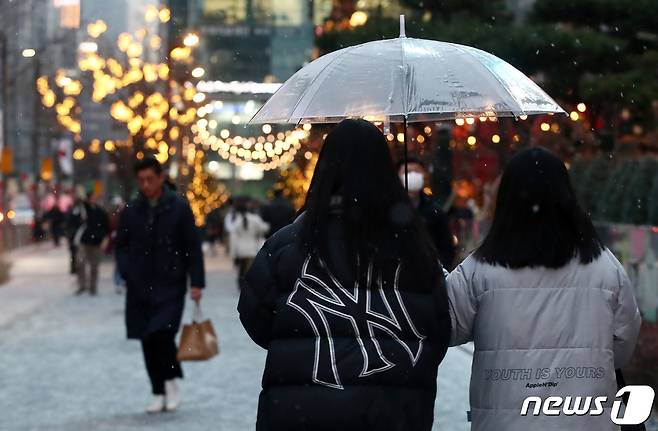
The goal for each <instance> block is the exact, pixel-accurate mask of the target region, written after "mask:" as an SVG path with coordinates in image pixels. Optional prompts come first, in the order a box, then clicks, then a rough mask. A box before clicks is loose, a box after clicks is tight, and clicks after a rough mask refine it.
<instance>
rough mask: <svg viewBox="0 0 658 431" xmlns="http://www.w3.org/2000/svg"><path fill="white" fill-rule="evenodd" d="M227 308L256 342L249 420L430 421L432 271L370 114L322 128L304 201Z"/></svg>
mask: <svg viewBox="0 0 658 431" xmlns="http://www.w3.org/2000/svg"><path fill="white" fill-rule="evenodd" d="M238 310H239V312H240V319H241V321H242V324H243V325H244V327H245V329H246V330H247V332H248V333H249V335H250V336H251V338H252V339H253V340H254V341H255V342H256V343H257V344H258V345H260V346H261V347H263V348H265V349H267V350H268V353H267V360H266V362H265V364H266V365H265V371H264V375H263V379H262V382H263V390H262V392H261V395H260V398H259V405H258V419H257V424H256V428H257V429H258V430H287V431H292V430H300V431H301V430H382V431H393V430H413V431H429V430H431V429H432V422H433V420H434V399H435V396H436V377H437V369H438V366H439V363H440V362H441V360H442V359H443V357H444V355H445V353H446V350H447V347H448V342H449V337H450V318H449V315H448V300H447V296H446V292H445V285H444V278H443V272H442V268H441V265H440V264H439V261H438V259H437V256H436V252H435V250H434V247H433V245H432V243H431V240H430V239H429V237H428V235H427V234H426V231H425V227H424V224H423V222H422V221H421V219H420V217H419V216H418V215H417V214H416V213H415V211H413V209H412V208H411V204H410V202H409V198H408V196H407V194H406V193H405V191H404V188H403V186H402V184H401V183H400V180H399V179H398V176H397V173H396V171H395V168H394V166H393V163H392V161H391V157H390V154H389V152H388V146H387V144H386V138H385V137H384V135H383V134H382V132H381V131H380V130H379V129H378V128H377V127H376V126H374V125H373V124H372V123H369V122H367V121H364V120H345V121H342V122H341V123H340V124H339V125H338V126H336V128H334V129H333V130H332V131H331V132H330V133H329V135H328V136H327V138H326V140H325V142H324V145H323V147H322V151H321V152H320V157H319V159H318V163H317V167H316V169H315V173H314V174H313V180H312V182H311V187H310V190H309V194H308V196H307V198H306V205H305V211H304V213H303V214H302V215H300V217H298V218H297V219H296V220H295V222H294V223H292V224H290V225H288V226H287V227H284V228H283V229H281V230H279V231H278V232H277V233H275V234H274V235H273V236H272V237H270V238H269V239H268V240H267V242H266V243H265V245H264V246H263V248H262V249H261V250H260V252H259V253H258V256H257V257H256V259H255V261H254V263H253V266H252V268H251V270H250V271H249V272H248V274H247V277H246V283H245V287H244V288H243V290H242V293H241V294H240V302H239V305H238ZM501 430H502V428H501Z"/></svg>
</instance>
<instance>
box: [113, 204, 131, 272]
mask: <svg viewBox="0 0 658 431" xmlns="http://www.w3.org/2000/svg"><path fill="white" fill-rule="evenodd" d="M127 213H128V209H127V208H124V209H123V211H121V215H120V216H119V227H118V229H117V237H116V244H115V255H116V259H117V269H118V270H119V274H120V275H121V278H123V279H124V280H127V278H126V277H127V274H128V265H129V263H130V257H129V254H128V249H129V238H130V232H129V231H128V214H127Z"/></svg>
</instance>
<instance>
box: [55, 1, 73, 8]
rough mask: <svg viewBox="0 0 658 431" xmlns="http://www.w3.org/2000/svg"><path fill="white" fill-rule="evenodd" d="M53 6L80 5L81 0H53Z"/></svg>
mask: <svg viewBox="0 0 658 431" xmlns="http://www.w3.org/2000/svg"><path fill="white" fill-rule="evenodd" d="M53 6H55V7H57V8H60V7H67V6H80V0H53Z"/></svg>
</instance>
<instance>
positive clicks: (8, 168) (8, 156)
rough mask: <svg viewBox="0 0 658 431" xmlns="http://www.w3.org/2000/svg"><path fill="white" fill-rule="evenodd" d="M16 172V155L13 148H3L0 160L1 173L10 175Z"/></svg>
mask: <svg viewBox="0 0 658 431" xmlns="http://www.w3.org/2000/svg"><path fill="white" fill-rule="evenodd" d="M13 170H14V154H13V153H12V151H11V148H5V147H3V148H2V158H1V159H0V172H2V173H3V174H5V175H6V174H10V173H12V172H13Z"/></svg>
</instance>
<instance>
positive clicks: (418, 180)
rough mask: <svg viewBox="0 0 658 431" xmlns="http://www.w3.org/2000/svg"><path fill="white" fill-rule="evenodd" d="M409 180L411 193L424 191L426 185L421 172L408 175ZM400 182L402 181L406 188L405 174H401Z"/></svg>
mask: <svg viewBox="0 0 658 431" xmlns="http://www.w3.org/2000/svg"><path fill="white" fill-rule="evenodd" d="M407 180H408V186H409V191H410V192H419V191H421V190H422V189H423V185H424V184H425V179H424V178H423V174H421V173H420V172H409V173H408V174H407ZM400 181H402V185H403V186H404V174H400Z"/></svg>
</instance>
